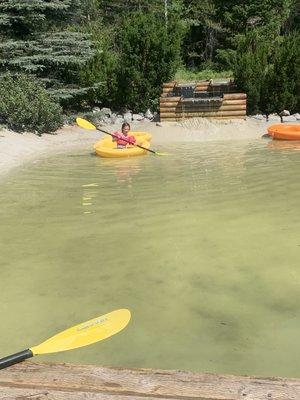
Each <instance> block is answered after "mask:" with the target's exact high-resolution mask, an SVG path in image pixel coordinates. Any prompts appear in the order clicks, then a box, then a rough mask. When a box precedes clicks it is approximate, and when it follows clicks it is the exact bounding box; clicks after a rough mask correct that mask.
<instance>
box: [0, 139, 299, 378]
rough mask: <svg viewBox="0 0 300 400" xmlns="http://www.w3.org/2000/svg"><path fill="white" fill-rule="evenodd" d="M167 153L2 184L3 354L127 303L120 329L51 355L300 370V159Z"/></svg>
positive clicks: (253, 150) (86, 161)
mask: <svg viewBox="0 0 300 400" xmlns="http://www.w3.org/2000/svg"><path fill="white" fill-rule="evenodd" d="M168 150H169V151H170V152H172V154H173V155H172V156H169V157H155V156H153V157H150V156H149V157H146V156H145V157H139V158H136V159H133V158H132V159H124V160H105V159H101V158H99V157H90V156H89V155H87V156H86V157H74V158H73V157H65V156H58V157H52V158H49V159H48V160H43V161H40V162H39V163H38V164H34V165H32V166H28V167H27V168H26V169H22V170H21V169H20V170H19V171H18V173H17V174H15V175H13V174H12V175H10V176H9V177H8V178H7V180H6V181H5V182H4V183H3V184H2V190H1V192H0V201H1V209H0V217H1V224H0V235H1V238H2V242H1V245H2V247H1V269H0V292H1V299H2V301H1V303H0V317H1V321H2V325H1V326H3V327H5V329H2V334H1V340H0V355H2V354H3V355H5V354H9V353H12V352H15V351H17V349H19V348H22V346H28V345H34V344H36V343H39V342H41V341H43V340H44V339H45V338H47V337H49V336H51V334H54V333H56V332H57V331H60V330H62V329H64V328H65V327H66V326H72V325H75V324H76V323H78V322H80V321H82V320H88V319H90V318H92V317H94V316H95V315H99V314H104V313H105V312H109V311H111V310H113V309H117V308H129V309H131V311H132V322H131V324H130V325H129V326H128V329H126V331H124V332H122V333H121V334H120V335H118V336H116V337H114V338H111V339H110V340H107V341H103V342H101V343H99V344H96V345H93V346H90V347H86V348H83V349H78V350H76V351H72V352H68V353H63V354H57V355H53V356H47V357H44V358H41V359H47V360H59V361H66V362H68V361H69V362H81V363H95V364H101V365H123V366H132V367H152V368H166V369H169V368H170V369H188V370H194V371H202V372H205V371H207V372H219V373H237V374H252V375H279V376H280V375H281V376H299V371H300V344H299V340H298V336H299V330H300V319H299V302H300V269H299V252H300V242H299V229H300V219H299V215H298V214H299V213H298V210H299V195H300V182H299V179H298V178H297V176H298V175H299V172H300V159H299V153H298V152H295V151H270V149H269V148H268V146H267V143H266V142H265V141H263V140H262V141H254V142H248V141H242V142H234V141H233V142H230V141H226V142H219V143H213V142H209V143H204V142H201V143H176V144H173V145H172V144H168ZM84 154H85V153H84V152H83V155H84ZM291 170H292V171H293V174H291ZM20 320H22V324H20V323H19V321H20Z"/></svg>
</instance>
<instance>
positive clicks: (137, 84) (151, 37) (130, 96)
mask: <svg viewBox="0 0 300 400" xmlns="http://www.w3.org/2000/svg"><path fill="white" fill-rule="evenodd" d="M181 42H182V29H181V25H180V23H179V21H178V20H177V18H176V14H169V20H168V29H166V25H165V24H164V15H161V17H160V18H158V16H157V15H156V14H155V13H152V12H149V13H144V12H136V13H132V14H131V15H130V17H129V16H125V17H124V18H123V21H122V25H121V26H120V29H119V31H118V35H117V41H116V43H117V44H118V51H119V57H120V60H119V74H118V82H119V85H118V89H119V93H118V96H117V99H116V101H117V102H118V104H119V105H120V106H124V107H129V108H131V109H132V110H138V109H139V108H142V109H146V108H147V107H150V106H153V101H154V100H156V101H157V99H158V97H159V95H160V91H161V85H162V83H163V82H167V81H168V80H169V79H171V78H172V76H173V74H174V73H175V71H176V68H177V67H178V65H179V62H180V48H181Z"/></svg>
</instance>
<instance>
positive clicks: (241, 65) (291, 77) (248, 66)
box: [231, 29, 300, 114]
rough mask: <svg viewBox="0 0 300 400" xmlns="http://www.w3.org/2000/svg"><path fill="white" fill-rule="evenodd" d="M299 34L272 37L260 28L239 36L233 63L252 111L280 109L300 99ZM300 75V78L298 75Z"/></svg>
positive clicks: (237, 82)
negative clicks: (266, 35)
mask: <svg viewBox="0 0 300 400" xmlns="http://www.w3.org/2000/svg"><path fill="white" fill-rule="evenodd" d="M299 44H300V43H299V34H297V33H295V34H293V35H289V36H286V37H285V38H283V37H278V38H276V40H273V41H271V40H270V39H268V38H266V37H265V36H264V35H263V34H262V32H261V31H260V30H259V29H254V30H250V31H248V32H247V34H246V35H243V36H241V37H240V38H239V43H238V47H237V50H236V52H234V53H232V57H231V66H232V68H233V73H234V78H235V82H236V84H237V85H238V86H239V88H240V89H241V90H243V91H245V92H246V93H247V100H248V101H247V106H248V112H250V113H257V112H264V113H266V114H270V113H272V112H277V113H279V112H280V111H282V110H283V109H285V108H287V109H291V110H293V109H295V106H296V104H297V102H298V103H299V77H300V71H299V65H300V62H299V61H300V59H299ZM297 78H298V79H297Z"/></svg>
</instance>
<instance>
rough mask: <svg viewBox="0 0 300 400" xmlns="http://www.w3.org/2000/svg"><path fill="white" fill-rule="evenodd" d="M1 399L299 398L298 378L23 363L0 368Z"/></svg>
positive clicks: (222, 399) (224, 399)
mask: <svg viewBox="0 0 300 400" xmlns="http://www.w3.org/2000/svg"><path fill="white" fill-rule="evenodd" d="M0 399H1V400H13V399H16V400H79V399H85V400H91V399H93V400H94V399H95V400H195V399H198V400H240V399H245V400H300V379H284V378H261V377H260V378H258V377H244V376H232V375H215V374H195V373H191V372H184V371H164V370H151V369H125V368H112V367H111V368H109V367H99V366H94V365H72V364H57V363H32V362H23V363H20V364H18V365H15V366H13V367H10V368H6V369H3V370H0Z"/></svg>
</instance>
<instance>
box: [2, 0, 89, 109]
mask: <svg viewBox="0 0 300 400" xmlns="http://www.w3.org/2000/svg"><path fill="white" fill-rule="evenodd" d="M78 4H79V1H78V0H62V1H61V0H52V1H47V0H31V1H28V0H26V1H18V0H13V1H12V0H3V1H2V2H1V4H0V38H1V39H2V40H1V44H0V74H4V73H6V72H7V71H10V72H12V73H14V74H18V73H28V74H31V75H35V76H36V77H37V78H38V79H40V80H43V81H44V82H45V84H46V86H47V88H49V89H51V93H52V94H53V95H54V96H56V97H58V98H59V99H61V100H68V99H71V98H72V97H73V96H74V95H77V94H79V95H81V94H82V92H83V90H84V89H83V88H82V87H81V88H80V87H78V85H76V84H78V75H79V69H80V68H81V67H82V65H83V64H84V63H86V62H87V60H89V59H90V57H91V55H92V50H91V42H90V41H89V39H88V37H87V35H84V34H82V33H80V32H70V30H69V29H67V28H68V25H69V24H70V23H76V21H78V18H79V16H78V14H77V13H76V10H77V8H78ZM76 7H77V8H76ZM86 91H87V89H86V90H85V92H86ZM65 103H66V102H65Z"/></svg>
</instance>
